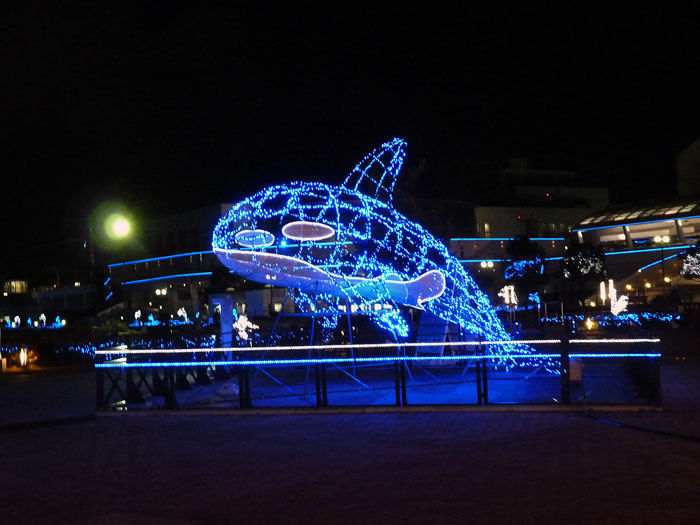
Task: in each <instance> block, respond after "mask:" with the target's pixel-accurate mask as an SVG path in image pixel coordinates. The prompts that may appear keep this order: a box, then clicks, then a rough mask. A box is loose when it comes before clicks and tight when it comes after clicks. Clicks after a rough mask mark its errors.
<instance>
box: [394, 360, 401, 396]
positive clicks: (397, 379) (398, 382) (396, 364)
mask: <svg viewBox="0 0 700 525" xmlns="http://www.w3.org/2000/svg"><path fill="white" fill-rule="evenodd" d="M399 366H400V365H399V362H398V361H394V392H395V393H396V406H397V407H400V406H401V378H400V372H399Z"/></svg>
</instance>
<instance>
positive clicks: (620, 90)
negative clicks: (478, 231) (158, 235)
mask: <svg viewBox="0 0 700 525" xmlns="http://www.w3.org/2000/svg"><path fill="white" fill-rule="evenodd" d="M99 4H100V3H91V4H67V5H66V4H64V3H61V5H53V3H50V2H45V3H43V4H39V5H32V4H20V6H18V7H16V8H13V10H12V11H9V10H6V11H5V12H4V13H3V22H2V26H3V28H2V32H1V33H2V39H3V44H2V49H3V52H2V55H3V58H2V60H3V65H2V75H1V80H0V86H1V91H0V104H1V107H2V109H1V111H2V113H1V115H2V126H1V127H0V133H2V138H1V141H0V142H1V143H2V148H3V151H2V163H3V164H2V174H3V184H2V211H1V215H0V220H1V222H0V224H1V225H2V231H3V243H2V250H3V252H4V257H3V260H5V261H7V260H8V259H10V258H15V259H16V257H17V255H16V253H17V250H19V249H22V248H23V247H26V246H28V245H32V244H34V243H39V242H43V243H46V242H52V240H53V239H68V238H72V237H81V236H83V235H84V233H83V230H84V229H85V225H86V221H87V216H88V215H89V213H90V211H91V210H92V209H94V207H95V206H96V205H97V204H99V203H100V202H102V201H104V200H107V199H120V200H122V201H124V202H125V203H126V204H128V205H129V206H132V207H133V208H134V209H135V210H136V211H137V213H139V214H141V215H144V216H147V215H148V214H150V213H153V214H157V213H163V212H170V211H176V210H178V209H189V208H195V207H198V206H201V205H206V204H211V203H216V202H232V201H236V200H238V199H240V198H241V197H243V196H245V195H248V194H251V193H253V192H255V191H257V190H259V189H261V188H262V187H264V186H266V185H269V184H272V183H277V182H284V181H289V180H293V179H302V180H314V179H315V180H324V181H328V182H332V183H339V182H341V181H342V180H343V178H344V177H345V175H346V174H347V172H348V171H349V170H350V169H351V168H352V167H353V166H354V165H355V164H356V163H357V162H358V161H359V160H360V159H361V158H362V157H363V156H364V155H365V154H366V153H367V152H369V151H370V150H371V149H373V148H374V147H375V146H377V145H378V144H380V143H381V142H383V141H385V140H387V139H390V138H392V137H394V136H400V137H403V138H405V139H406V140H407V141H408V143H409V150H408V156H407V159H406V163H407V166H409V167H410V166H415V165H417V164H418V163H419V162H420V161H421V159H426V160H427V166H428V170H429V171H428V173H429V174H430V182H433V181H434V182H435V187H436V188H437V190H435V191H436V192H437V193H439V192H440V191H444V189H445V188H448V187H450V185H451V184H456V187H457V188H458V189H459V191H452V192H450V196H452V197H455V198H459V199H462V200H469V195H468V194H465V193H464V192H463V191H461V188H463V187H465V181H463V180H457V181H454V180H453V178H454V173H451V172H450V171H449V169H447V168H446V166H449V164H450V162H451V161H453V160H464V159H472V160H484V161H493V160H501V159H505V158H508V157H513V156H520V157H528V158H530V159H531V160H532V163H533V164H534V165H535V166H536V167H540V168H554V169H556V168H560V169H573V170H576V171H577V172H578V173H579V175H580V176H581V179H582V180H587V181H590V182H591V183H593V184H605V185H609V186H610V187H611V190H612V196H613V198H614V199H615V200H623V199H624V200H634V199H641V198H650V197H652V198H653V197H658V196H660V195H664V194H670V193H672V192H673V175H674V170H675V154H676V153H678V152H679V151H680V150H681V149H683V148H684V147H686V146H687V145H688V144H689V143H690V142H692V141H693V140H694V139H695V138H697V137H698V136H700V81H699V80H698V77H700V75H699V74H698V71H700V67H699V66H700V64H699V62H700V40H699V38H698V20H700V17H699V16H698V15H699V14H700V13H699V12H698V11H697V10H695V9H693V10H690V9H688V10H683V9H678V10H675V11H670V10H668V9H667V8H662V7H661V5H660V4H659V5H658V6H656V7H655V8H653V9H649V10H648V11H644V12H640V11H636V10H632V9H633V8H635V9H636V7H637V6H636V5H633V4H625V5H624V6H622V7H620V8H617V10H615V9H614V8H611V7H610V6H606V7H605V8H604V9H603V8H601V9H599V10H593V9H580V10H579V9H577V8H573V7H566V8H552V7H551V6H550V7H548V8H546V9H545V8H534V9H533V8H531V7H520V8H515V9H513V8H508V9H492V8H488V9H487V8H480V9H469V8H466V7H465V8H461V9H460V10H458V11H454V10H449V9H443V8H439V7H436V6H435V5H434V4H435V3H433V2H431V3H425V5H423V6H422V7H416V8H411V7H408V6H407V4H406V3H391V4H382V7H377V6H376V5H373V4H365V5H362V4H357V3H352V4H345V7H338V6H337V5H335V6H334V7H332V8H331V7H327V6H308V7H299V6H298V5H294V6H291V5H290V6H286V5H280V4H281V3H277V2H270V3H256V4H252V5H251V6H249V7H236V8H232V7H226V8H223V7H222V8H219V7H217V6H220V5H226V4H204V3H201V2H197V3H191V4H189V6H188V7H181V6H180V5H179V4H175V3H172V2H162V3H161V2H141V3H135V2H130V3H117V2H111V3H104V4H103V5H99ZM236 4H237V5H240V4H238V3H236ZM183 5H184V4H183Z"/></svg>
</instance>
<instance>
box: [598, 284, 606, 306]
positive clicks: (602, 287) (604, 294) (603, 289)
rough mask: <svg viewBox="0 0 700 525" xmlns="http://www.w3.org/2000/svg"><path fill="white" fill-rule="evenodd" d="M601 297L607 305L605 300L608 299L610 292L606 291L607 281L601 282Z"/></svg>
mask: <svg viewBox="0 0 700 525" xmlns="http://www.w3.org/2000/svg"><path fill="white" fill-rule="evenodd" d="M598 295H599V296H600V300H601V302H602V303H603V305H605V299H606V298H607V295H608V292H607V290H606V289H605V281H600V292H599V294H598Z"/></svg>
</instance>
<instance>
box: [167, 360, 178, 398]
mask: <svg viewBox="0 0 700 525" xmlns="http://www.w3.org/2000/svg"><path fill="white" fill-rule="evenodd" d="M171 359H172V357H171ZM165 408H168V409H169V408H177V397H175V370H173V368H172V367H171V366H169V367H167V368H166V369H165Z"/></svg>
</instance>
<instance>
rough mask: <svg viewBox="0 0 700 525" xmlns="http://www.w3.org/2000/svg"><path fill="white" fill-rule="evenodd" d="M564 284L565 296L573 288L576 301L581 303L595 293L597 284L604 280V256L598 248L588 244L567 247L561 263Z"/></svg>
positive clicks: (605, 273) (605, 274)
mask: <svg viewBox="0 0 700 525" xmlns="http://www.w3.org/2000/svg"><path fill="white" fill-rule="evenodd" d="M561 272H562V276H563V277H564V283H565V285H564V286H565V296H568V295H569V290H570V289H572V288H573V295H574V299H575V300H576V301H579V302H580V301H583V300H584V299H585V298H586V297H587V296H589V295H591V293H595V287H596V286H597V285H598V283H599V282H600V281H601V280H603V279H606V276H607V272H606V268H605V256H604V255H603V251H602V250H601V249H600V248H599V247H594V246H592V245H590V244H573V245H570V246H568V247H567V250H566V255H564V258H563V259H562V261H561Z"/></svg>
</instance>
